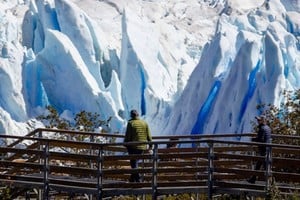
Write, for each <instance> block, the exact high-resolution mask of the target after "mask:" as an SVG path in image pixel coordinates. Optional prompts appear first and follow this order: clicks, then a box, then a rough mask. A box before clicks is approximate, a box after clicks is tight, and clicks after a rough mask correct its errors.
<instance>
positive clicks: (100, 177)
mask: <svg viewBox="0 0 300 200" xmlns="http://www.w3.org/2000/svg"><path fill="white" fill-rule="evenodd" d="M102 168H103V145H101V146H100V149H99V151H98V156H97V199H98V200H101V199H102V197H103V171H102Z"/></svg>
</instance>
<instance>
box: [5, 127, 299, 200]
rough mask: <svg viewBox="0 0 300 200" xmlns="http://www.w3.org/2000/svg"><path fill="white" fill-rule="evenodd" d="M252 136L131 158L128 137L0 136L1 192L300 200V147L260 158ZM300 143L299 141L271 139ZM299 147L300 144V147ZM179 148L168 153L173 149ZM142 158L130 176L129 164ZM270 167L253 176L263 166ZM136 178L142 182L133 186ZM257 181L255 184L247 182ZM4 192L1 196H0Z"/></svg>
mask: <svg viewBox="0 0 300 200" xmlns="http://www.w3.org/2000/svg"><path fill="white" fill-rule="evenodd" d="M251 136H253V134H241V135H238V134H232V135H231V134H224V135H205V136H172V137H171V136H161V137H153V142H152V143H151V145H152V146H153V150H152V152H146V153H145V154H143V155H131V156H129V155H128V154H127V153H126V149H125V147H124V143H122V141H123V135H116V134H97V133H86V132H76V131H65V130H54V129H37V130H35V131H33V132H31V133H29V134H28V135H26V136H24V137H19V136H11V135H0V140H2V141H4V142H5V143H6V145H3V146H1V147H0V153H1V160H0V187H2V188H5V187H7V186H9V187H10V188H12V190H11V192H10V194H9V195H10V198H11V199H14V198H17V197H23V198H25V199H30V198H35V199H44V200H47V199H54V198H59V199H64V198H65V199H70V198H72V197H74V196H81V197H82V198H81V199H104V198H110V197H116V196H120V195H141V196H143V195H146V194H148V195H150V196H152V199H158V198H160V197H162V196H164V195H169V194H181V193H189V194H194V195H195V196H196V198H197V197H199V196H200V195H202V196H203V195H204V196H206V197H207V199H213V198H214V197H215V196H216V195H220V194H233V195H239V196H249V197H266V196H267V195H270V194H277V195H281V196H283V197H291V196H298V197H300V195H299V194H300V193H299V190H300V146H299V145H282V144H280V145H279V144H270V145H268V146H269V147H270V149H271V151H270V152H269V154H267V156H266V157H261V156H257V155H256V154H255V150H256V148H257V146H258V145H264V144H261V143H253V142H240V141H237V138H243V139H242V141H251V140H250V137H251ZM279 137H281V138H282V139H290V140H293V141H299V142H300V137H282V136H276V135H274V136H273V138H279ZM299 142H298V144H299ZM171 144H174V145H173V147H171V148H167V146H172V145H171ZM130 159H139V160H140V164H139V168H138V169H135V170H132V169H131V168H130V164H129V160H130ZM259 159H260V160H262V161H264V162H265V163H266V169H261V170H253V169H254V164H255V162H256V161H257V160H259ZM132 172H138V173H140V174H141V175H142V181H141V182H140V183H132V182H129V181H128V180H129V177H130V174H131V173H132ZM252 175H257V176H258V180H257V182H256V183H255V184H251V183H248V182H247V181H246V180H247V179H248V178H249V177H251V176H252ZM0 191H1V190H0Z"/></svg>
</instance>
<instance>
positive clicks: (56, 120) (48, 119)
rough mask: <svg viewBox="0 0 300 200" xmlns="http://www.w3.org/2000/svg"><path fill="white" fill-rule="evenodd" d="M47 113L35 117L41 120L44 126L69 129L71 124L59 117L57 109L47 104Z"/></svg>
mask: <svg viewBox="0 0 300 200" xmlns="http://www.w3.org/2000/svg"><path fill="white" fill-rule="evenodd" d="M46 109H47V110H48V114H47V115H41V116H38V117H37V119H38V120H41V121H42V122H43V123H44V124H45V126H46V128H58V129H65V130H68V129H70V127H71V125H70V122H69V121H68V120H65V119H62V118H60V117H59V114H58V112H57V110H56V109H55V108H54V107H52V106H47V107H46Z"/></svg>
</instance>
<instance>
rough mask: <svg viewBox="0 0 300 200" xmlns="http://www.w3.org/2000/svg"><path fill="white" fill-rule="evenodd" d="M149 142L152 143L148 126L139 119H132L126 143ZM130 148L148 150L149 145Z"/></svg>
mask: <svg viewBox="0 0 300 200" xmlns="http://www.w3.org/2000/svg"><path fill="white" fill-rule="evenodd" d="M147 141H152V137H151V133H150V129H149V127H148V124H147V123H146V122H145V121H143V120H141V119H139V118H133V119H130V120H129V121H128V123H127V129H126V133H125V139H124V142H147ZM130 148H135V149H140V150H146V149H147V145H146V144H140V145H134V146H130Z"/></svg>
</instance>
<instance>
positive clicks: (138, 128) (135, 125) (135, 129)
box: [124, 110, 152, 182]
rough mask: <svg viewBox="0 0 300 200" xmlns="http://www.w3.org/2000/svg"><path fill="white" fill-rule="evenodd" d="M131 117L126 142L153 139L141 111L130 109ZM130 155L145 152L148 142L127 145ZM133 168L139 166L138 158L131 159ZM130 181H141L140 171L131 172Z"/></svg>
mask: <svg viewBox="0 0 300 200" xmlns="http://www.w3.org/2000/svg"><path fill="white" fill-rule="evenodd" d="M130 117H131V119H130V120H129V121H128V123H127V128H126V133H125V139H124V142H147V141H152V137H151V133H150V129H149V126H148V124H147V123H146V122H145V121H144V120H141V119H139V113H138V112H137V111H136V110H131V111H130ZM126 147H127V151H128V154H129V155H132V154H143V153H144V152H145V151H146V150H147V149H148V146H147V144H139V145H127V146H126ZM130 165H131V168H132V169H136V168H138V161H137V160H136V159H131V160H130ZM129 181H130V182H140V175H139V174H138V173H133V174H131V177H130V180H129Z"/></svg>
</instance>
